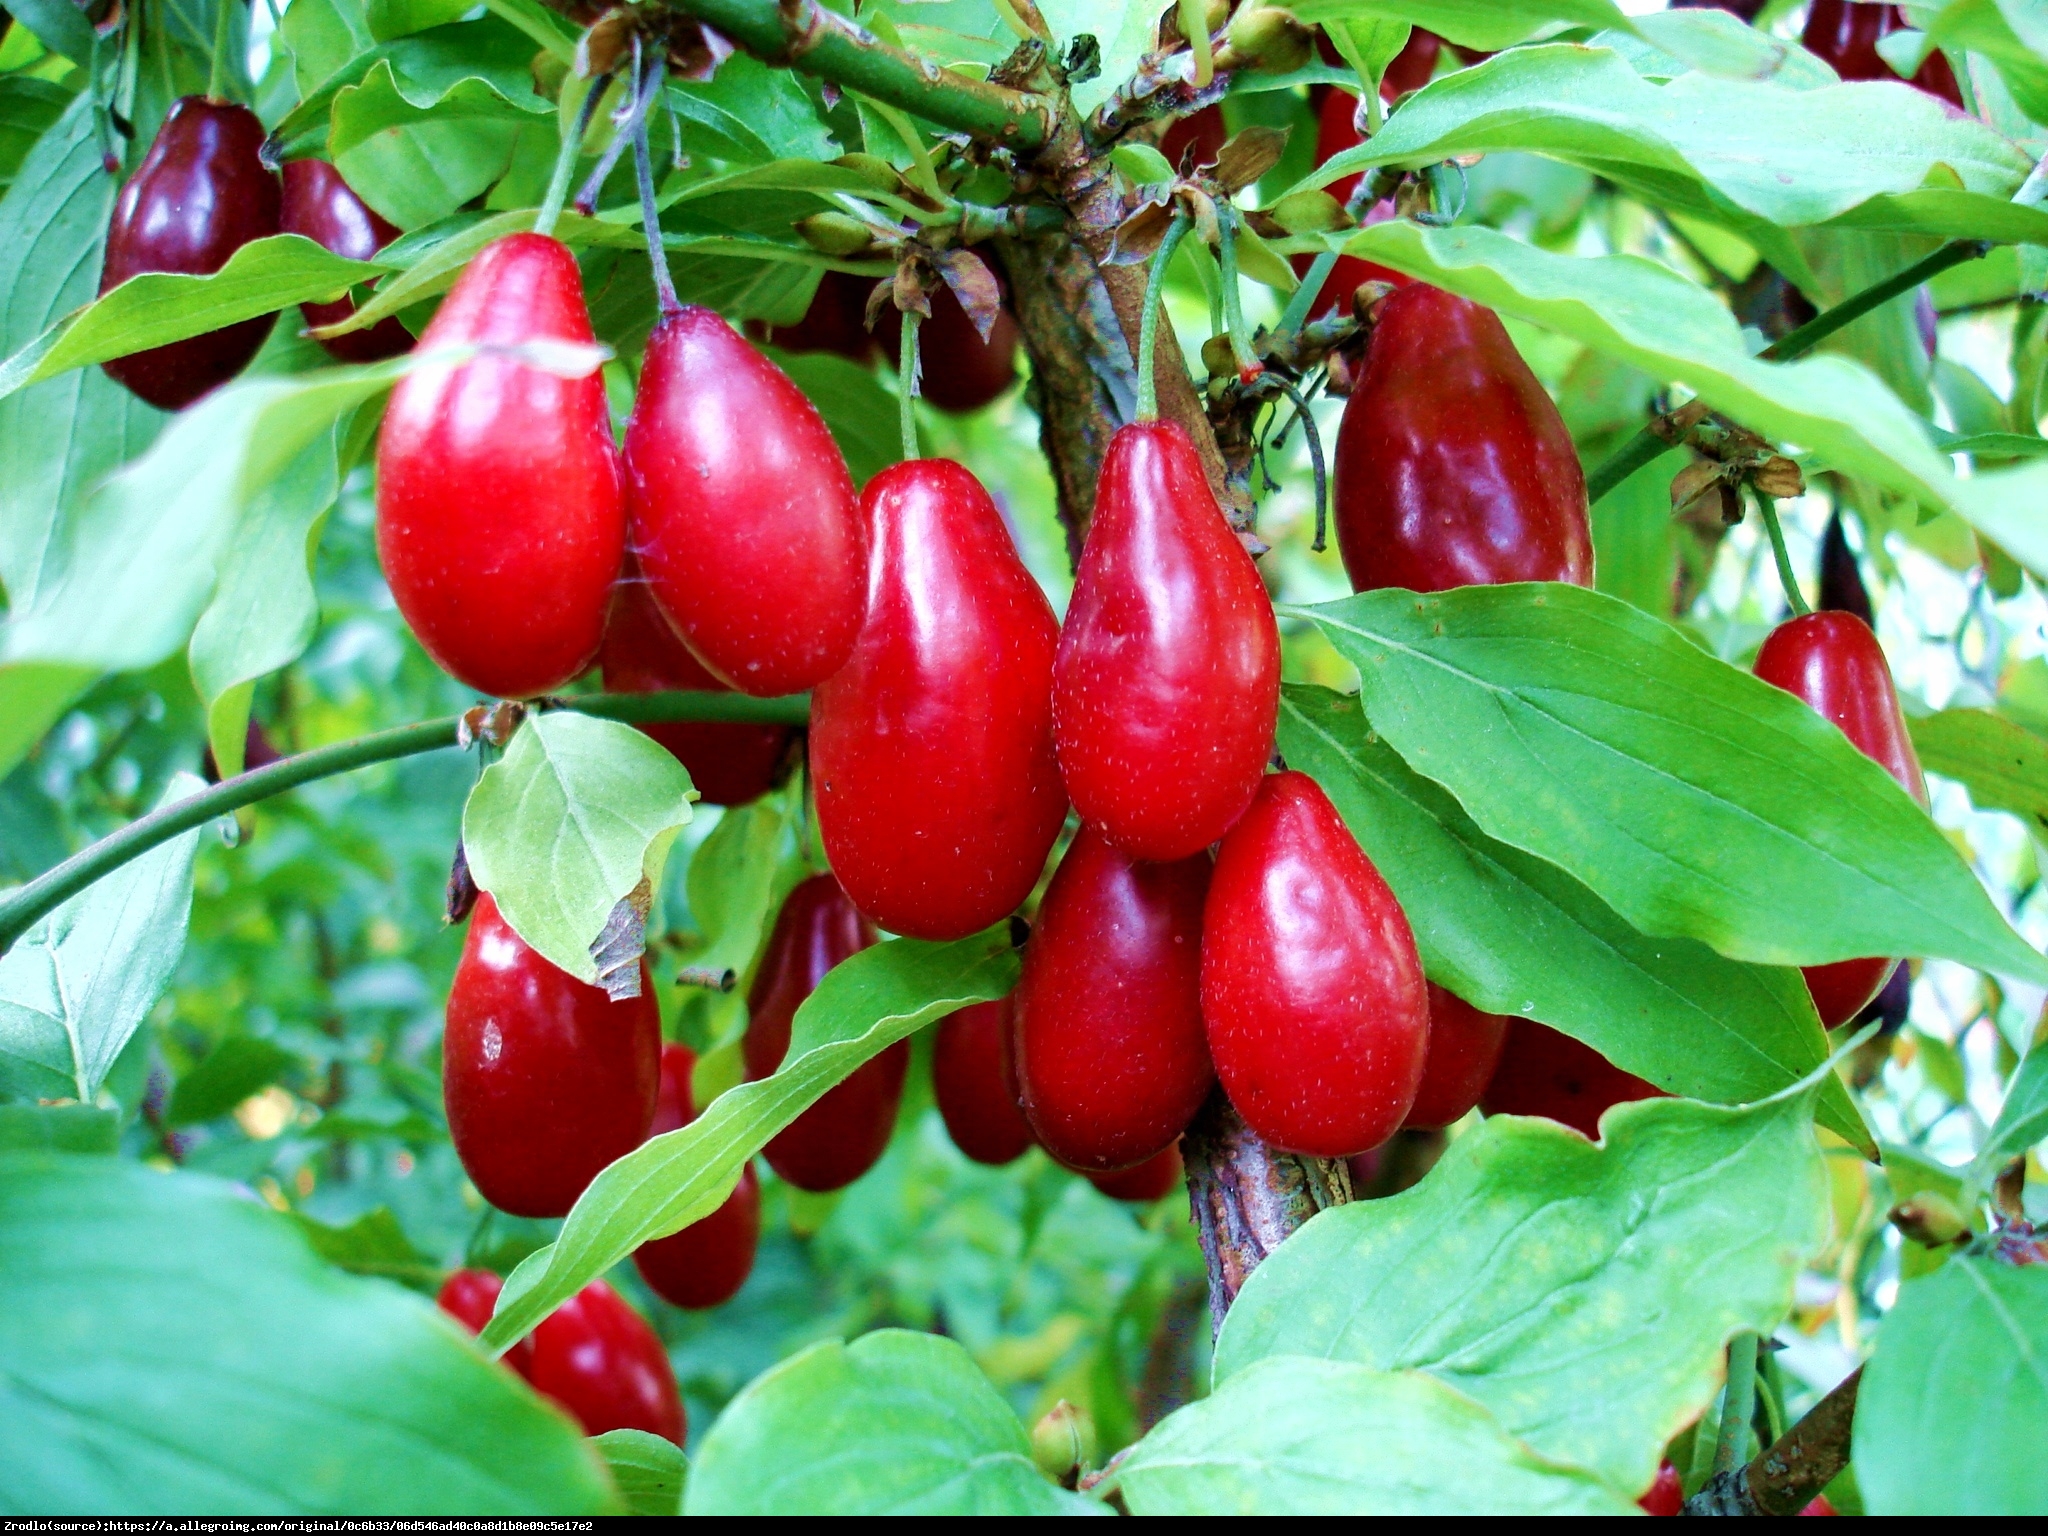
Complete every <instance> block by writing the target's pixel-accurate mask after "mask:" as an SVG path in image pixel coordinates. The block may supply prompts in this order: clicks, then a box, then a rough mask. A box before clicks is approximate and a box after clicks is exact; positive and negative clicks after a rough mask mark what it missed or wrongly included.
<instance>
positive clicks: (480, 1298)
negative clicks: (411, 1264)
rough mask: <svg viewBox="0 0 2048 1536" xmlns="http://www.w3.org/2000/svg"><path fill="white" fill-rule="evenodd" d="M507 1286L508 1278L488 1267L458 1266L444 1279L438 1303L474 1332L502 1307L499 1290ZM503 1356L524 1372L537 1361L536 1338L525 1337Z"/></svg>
mask: <svg viewBox="0 0 2048 1536" xmlns="http://www.w3.org/2000/svg"><path fill="white" fill-rule="evenodd" d="M504 1289H505V1282H504V1281H503V1280H501V1279H500V1278H499V1277H498V1276H497V1275H495V1274H493V1273H492V1272H491V1271H490V1270H488V1269H458V1270H455V1271H453V1272H452V1273H451V1274H450V1275H449V1276H448V1278H447V1279H446V1280H443V1281H442V1282H441V1289H440V1292H439V1294H437V1295H436V1296H435V1297H434V1304H435V1305H436V1306H438V1307H439V1308H440V1309H441V1310H442V1311H443V1312H446V1313H447V1314H448V1315H449V1316H450V1317H452V1318H454V1319H455V1321H457V1322H458V1323H460V1324H462V1326H463V1327H465V1328H467V1329H468V1330H469V1331H470V1332H471V1333H482V1332H483V1331H484V1324H486V1323H488V1322H489V1321H490V1320H491V1314H492V1313H493V1312H495V1311H496V1310H497V1309H498V1293H499V1292H500V1291H502V1290H504ZM500 1358H502V1359H503V1360H504V1362H505V1364H507V1365H508V1366H510V1367H511V1368H512V1369H513V1370H514V1371H515V1372H516V1373H518V1374H519V1375H521V1376H524V1375H525V1374H526V1372H527V1369H528V1367H529V1366H531V1365H532V1363H533V1340H532V1339H531V1338H524V1339H521V1340H520V1341H519V1342H518V1343H517V1344H514V1345H513V1346H512V1347H511V1348H510V1349H508V1350H506V1351H505V1353H504V1355H503V1356H501V1357H500Z"/></svg>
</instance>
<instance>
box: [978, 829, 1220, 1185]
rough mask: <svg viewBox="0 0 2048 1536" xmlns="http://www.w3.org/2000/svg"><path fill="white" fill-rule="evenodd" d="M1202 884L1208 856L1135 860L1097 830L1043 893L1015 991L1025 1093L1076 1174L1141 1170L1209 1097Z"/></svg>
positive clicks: (1071, 852)
mask: <svg viewBox="0 0 2048 1536" xmlns="http://www.w3.org/2000/svg"><path fill="white" fill-rule="evenodd" d="M1208 889H1209V856H1208V855H1207V854H1205V853H1198V854H1196V855H1195V856H1194V857H1192V858H1188V859H1182V860H1179V861H1178V862H1176V863H1171V864H1140V863H1135V862H1133V861H1132V859H1131V858H1130V857H1129V856H1127V855H1126V854H1123V853H1121V852H1119V851H1118V850H1117V849H1115V848H1114V847H1112V846H1111V845H1110V844H1109V843H1108V842H1106V841H1104V839H1103V837H1102V835H1101V833H1099V832H1097V831H1096V830H1095V829H1094V828H1093V827H1083V828H1082V829H1081V835H1080V836H1079V837H1077V838H1075V839H1074V843H1073V846H1072V847H1071V848H1069V849H1068V850H1067V853H1066V857H1065V858H1063V859H1061V860H1060V867H1059V869H1058V870H1057V871H1055V872H1054V874H1053V877H1052V884H1051V885H1050V886H1048V887H1047V888H1046V892H1045V900H1044V901H1043V902H1042V903H1041V904H1040V906H1039V909H1038V925H1037V927H1036V928H1034V929H1033V930H1032V934H1031V942H1030V943H1029V944H1027V945H1026V946H1025V947H1024V974H1023V978H1022V979H1021V980H1020V981H1019V982H1018V984H1017V992H1016V1001H1015V1006H1016V1018H1015V1028H1016V1062H1017V1087H1018V1094H1019V1099H1020V1102H1021V1103H1022V1105H1023V1109H1024V1116H1025V1118H1026V1119H1027V1120H1028V1121H1029V1122H1030V1123H1031V1129H1032V1132H1033V1133H1034V1134H1035V1135H1036V1136H1037V1137H1038V1140H1039V1142H1040V1143H1041V1144H1042V1145H1043V1146H1044V1147H1045V1149H1046V1150H1047V1151H1048V1152H1050V1153H1051V1154H1052V1155H1053V1156H1054V1157H1055V1158H1057V1159H1058V1160H1059V1161H1060V1162H1063V1163H1065V1164H1066V1165H1067V1166H1068V1167H1069V1168H1073V1169H1076V1170H1079V1171H1081V1172H1087V1173H1107V1172H1113V1171H1115V1170H1117V1169H1122V1168H1134V1167H1136V1166H1137V1165H1138V1164H1139V1163H1142V1162H1144V1161H1145V1160H1146V1159H1148V1158H1151V1157H1154V1156H1156V1155H1157V1154H1158V1153H1159V1152H1161V1151H1163V1150H1164V1149H1165V1148H1167V1147H1169V1146H1171V1145H1173V1143H1174V1142H1175V1141H1177V1140H1179V1138H1180V1133H1181V1132H1182V1131H1184V1130H1186V1129H1187V1125H1188V1122H1189V1121H1190V1120H1192V1119H1193V1118H1194V1116H1195V1111H1196V1110H1198V1109H1200V1108H1201V1107H1202V1101H1203V1100H1204V1099H1205V1098H1207V1097H1208V1096H1209V1088H1210V1085H1211V1084H1212V1083H1213V1082H1214V1081H1215V1074H1214V1072H1213V1070H1212V1069H1211V1067H1210V1065H1209V1050H1208V1046H1207V1044H1206V1043H1205V1042H1204V1039H1203V1035H1202V1005H1201V948H1202V901H1203V898H1204V896H1205V895H1206V894H1207V892H1208Z"/></svg>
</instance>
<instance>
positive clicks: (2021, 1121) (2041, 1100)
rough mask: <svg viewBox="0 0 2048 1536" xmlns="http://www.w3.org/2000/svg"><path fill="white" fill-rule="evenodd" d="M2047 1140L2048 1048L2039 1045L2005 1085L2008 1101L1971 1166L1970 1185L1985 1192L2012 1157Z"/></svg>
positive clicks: (2029, 1053) (2036, 1045)
mask: <svg viewBox="0 0 2048 1536" xmlns="http://www.w3.org/2000/svg"><path fill="white" fill-rule="evenodd" d="M2044 1138H2048V1049H2043V1048H2042V1046H2041V1045H2040V1044H2039V1043H2038V1042H2037V1043H2036V1044H2035V1046H2034V1048H2033V1049H2032V1050H2030V1051H2028V1052H2027V1054H2026V1057H2025V1059H2024V1060H2022V1061H2021V1062H2020V1064H2019V1069H2018V1070H2017V1071H2015V1072H2014V1073H2013V1075H2012V1081H2011V1082H2009V1083H2007V1084H2006V1085H2005V1102H2004V1103H2003V1104H2001V1105H2000V1106H1999V1109H1998V1118H1997V1120H1995V1121H1993V1122H1992V1125H1991V1134H1990V1135H1988V1136H1986V1137H1985V1138H1984V1145H1983V1146H1982V1147H1980V1148H1979V1149H1978V1151H1977V1156H1976V1159H1975V1161H1973V1162H1972V1163H1971V1164H1970V1182H1971V1183H1972V1184H1973V1185H1975V1186H1976V1187H1977V1188H1979V1189H1982V1188H1984V1187H1985V1186H1986V1185H1988V1184H1990V1182H1991V1181H1992V1180H1993V1179H1995V1178H1996V1177H1997V1176H1998V1172H1999V1170H2000V1169H2001V1168H2003V1167H2004V1166H2005V1164H2007V1163H2008V1162H2010V1161H2011V1160H2012V1159H2013V1158H2016V1157H2019V1156H2022V1155H2023V1154H2024V1153H2026V1152H2027V1150H2028V1149H2029V1148H2031V1147H2032V1146H2034V1144H2035V1143H2037V1142H2039V1141H2041V1140H2043V1139H2044Z"/></svg>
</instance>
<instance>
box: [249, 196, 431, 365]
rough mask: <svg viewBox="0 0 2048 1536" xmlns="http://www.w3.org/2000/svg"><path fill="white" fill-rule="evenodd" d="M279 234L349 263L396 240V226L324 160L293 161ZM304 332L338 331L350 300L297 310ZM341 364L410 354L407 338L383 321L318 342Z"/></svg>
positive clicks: (392, 322)
mask: <svg viewBox="0 0 2048 1536" xmlns="http://www.w3.org/2000/svg"><path fill="white" fill-rule="evenodd" d="M279 223H280V225H281V226H282V228H283V230H284V233H286V234H288V235H304V236H305V237H306V238H307V239H308V240H311V241H313V242H314V243H315V244H318V245H322V246H325V247H326V248H327V249H328V250H330V251H332V252H334V254H335V255H337V256H346V257H347V258H348V259H349V260H350V261H368V260H369V259H370V258H371V257H373V256H375V255H376V254H377V253H378V252H379V251H381V250H382V249H384V247H385V246H387V245H389V244H390V243H391V242H392V241H394V240H396V239H397V238H398V226H397V225H395V224H392V223H390V222H389V221H387V220H386V219H384V218H383V217H382V216H381V215H380V214H378V213H377V211H376V210H375V209H373V208H371V207H370V205H369V204H368V203H366V202H364V201H363V200H362V199H361V198H360V197H357V196H356V194H355V191H354V189H353V188H351V187H350V186H349V184H348V183H347V182H346V181H343V180H342V179H341V172H339V171H337V170H336V169H335V168H334V167H333V166H331V165H329V164H328V163H327V162H326V161H325V160H293V161H291V162H289V163H288V164H287V165H286V166H285V168H284V211H283V214H282V217H281V218H280V220H279ZM299 309H300V311H301V312H302V313H303V314H304V315H305V317H306V324H307V325H308V326H321V325H339V324H340V323H341V322H342V321H344V320H346V319H347V318H348V317H349V316H350V315H352V314H354V313H355V312H356V306H355V300H353V299H350V298H346V297H344V298H339V299H336V300H335V301H334V302H333V303H331V304H301V305H300V306H299ZM320 345H321V346H323V347H325V348H326V349H327V350H328V352H329V353H331V354H332V355H333V356H335V357H338V358H340V359H341V360H342V361H343V362H344V363H374V362H378V361H380V360H381V359H383V358H387V357H397V356H398V355H399V354H401V353H403V352H410V351H411V350H412V332H410V331H408V330H407V329H406V328H405V327H404V326H402V325H400V324H399V323H398V318H397V316H395V315H393V316H387V317H386V318H384V319H382V320H379V321H378V322H377V323H376V324H375V325H373V326H370V327H369V328H368V329H367V330H361V331H347V332H344V333H343V334H342V335H339V336H328V337H323V338H322V339H321V342H320Z"/></svg>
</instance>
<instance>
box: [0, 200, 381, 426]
mask: <svg viewBox="0 0 2048 1536" xmlns="http://www.w3.org/2000/svg"><path fill="white" fill-rule="evenodd" d="M383 271H384V268H383V267H381V266H379V265H378V264H377V263H375V262H367V261H350V260H348V259H346V258H345V257H341V256H336V255H335V254H334V253H333V252H331V251H328V250H325V249H323V248H322V247H320V246H318V245H316V244H314V243H313V242H312V241H311V240H308V239H306V238H305V237H304V236H302V235H272V236H270V237H269V238H267V239H263V240H252V241H250V242H249V243H248V244H247V245H245V246H243V247H242V248H241V249H240V250H238V251H236V252H235V254H234V255H232V256H230V257H229V258H228V260H227V265H226V266H224V267H222V268H221V269H220V270H219V271H218V272H215V273H212V274H210V275H208V276H204V277H194V276H190V275H188V274H186V273H182V272H145V273H143V274H142V275H141V276H139V277H131V278H129V279H128V281H127V282H125V283H123V284H122V285H121V286H120V287H118V288H116V289H114V290H113V292H111V293H109V294H107V295H106V297H104V298H101V299H97V300H95V301H94V302H92V303H91V304H88V305H86V306H85V308H83V309H81V310H79V311H77V312H76V313H74V314H70V315H67V316H65V317H64V318H63V319H62V320H60V321H58V322H57V323H56V324H55V325H53V326H51V327H50V328H49V329H48V330H47V331H45V332H44V333H43V334H42V335H40V336H38V337H37V338H36V339H35V340H34V341H32V342H30V343H29V344H28V345H27V346H26V347H23V348H22V349H20V350H19V351H17V352H16V353H15V354H14V355H13V356H12V357H10V358H8V359H7V361H6V362H5V363H0V398H5V397H6V396H7V395H10V394H12V393H14V391H16V390H18V389H22V388H25V387H26V386H28V385H30V384H35V383H39V382H41V381H42V380H44V379H49V378H54V377H56V376H57V375H58V374H60V373H66V372H69V371H70V370H71V369H73V368H84V367H88V366H90V365H91V364H93V363H103V362H106V361H107V360H108V359H109V358H115V357H126V356H127V355H128V354H129V353H131V352H142V351H146V350H147V349H149V348H150V347H160V346H163V345H164V344H165V343H166V342H172V341H183V340H184V339H185V338H186V337H188V336H200V335H204V334H205V333H206V332H208V331H217V330H219V329H221V327H223V326H227V325H233V324H234V323H236V322H237V321H240V320H249V319H253V318H254V317H256V316H258V315H270V314H275V313H277V311H279V310H281V309H288V308H290V307H291V306H292V305H294V304H300V303H318V302H322V301H325V300H329V299H334V298H338V297H340V296H341V295H342V294H344V293H346V292H347V291H348V289H349V285H350V284H352V283H360V282H364V281H367V280H368V279H370V278H373V277H376V276H377V275H378V274H380V273H381V272H383Z"/></svg>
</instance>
